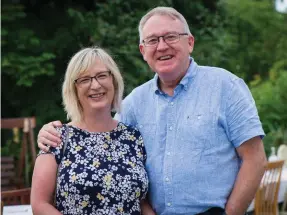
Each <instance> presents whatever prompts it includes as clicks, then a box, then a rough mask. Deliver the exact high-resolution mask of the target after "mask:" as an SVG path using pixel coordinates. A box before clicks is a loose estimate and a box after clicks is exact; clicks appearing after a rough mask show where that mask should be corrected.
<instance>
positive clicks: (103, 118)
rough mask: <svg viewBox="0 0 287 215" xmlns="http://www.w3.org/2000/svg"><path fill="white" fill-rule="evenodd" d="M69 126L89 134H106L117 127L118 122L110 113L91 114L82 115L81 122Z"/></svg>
mask: <svg viewBox="0 0 287 215" xmlns="http://www.w3.org/2000/svg"><path fill="white" fill-rule="evenodd" d="M71 124H72V125H75V126H77V127H79V128H81V129H83V130H87V131H90V132H108V131H111V130H113V129H115V128H116V127H117V125H118V121H116V120H114V119H113V118H112V116H111V114H110V113H91V114H84V117H83V119H82V120H81V121H79V122H72V123H71Z"/></svg>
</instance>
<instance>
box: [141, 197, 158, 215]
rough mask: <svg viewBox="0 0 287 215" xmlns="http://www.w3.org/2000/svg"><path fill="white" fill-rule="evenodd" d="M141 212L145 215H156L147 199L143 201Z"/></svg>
mask: <svg viewBox="0 0 287 215" xmlns="http://www.w3.org/2000/svg"><path fill="white" fill-rule="evenodd" d="M141 212H142V214H143V215H156V213H155V212H154V211H153V209H152V207H151V206H150V204H149V203H148V202H147V200H146V199H144V200H142V201H141Z"/></svg>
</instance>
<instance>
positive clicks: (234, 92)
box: [225, 78, 265, 147]
mask: <svg viewBox="0 0 287 215" xmlns="http://www.w3.org/2000/svg"><path fill="white" fill-rule="evenodd" d="M225 114H226V121H227V127H228V128H227V135H228V137H229V139H230V141H231V142H232V144H233V145H234V146H235V147H239V146H240V145H241V144H242V143H244V142H245V141H247V140H249V139H251V138H253V137H256V136H260V137H261V138H263V137H264V135H265V133H264V131H263V128H262V124H261V122H260V119H259V116H258V112H257V108H256V105H255V101H254V99H253V97H252V95H251V92H250V90H249V89H248V86H247V85H246V84H245V82H244V81H243V80H242V79H240V78H237V79H235V80H233V85H232V87H231V90H230V95H229V97H228V100H227V105H226V113H225Z"/></svg>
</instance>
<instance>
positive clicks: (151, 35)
mask: <svg viewBox="0 0 287 215" xmlns="http://www.w3.org/2000/svg"><path fill="white" fill-rule="evenodd" d="M171 33H177V34H178V32H177V31H168V32H166V33H164V34H161V35H159V36H157V35H156V34H150V35H148V36H147V37H145V39H147V38H150V37H160V36H164V35H167V34H171Z"/></svg>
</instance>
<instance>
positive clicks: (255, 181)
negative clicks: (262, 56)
mask: <svg viewBox="0 0 287 215" xmlns="http://www.w3.org/2000/svg"><path fill="white" fill-rule="evenodd" d="M139 36H140V44H139V49H140V52H141V53H142V55H143V58H144V60H145V61H146V62H147V63H148V65H149V66H150V68H151V69H152V70H153V71H154V72H156V75H155V77H154V78H153V79H152V80H150V81H148V82H147V83H145V84H143V85H141V86H139V87H137V88H136V89H134V90H133V91H132V92H131V93H130V95H128V96H127V97H126V98H125V100H124V102H123V106H122V112H121V113H120V115H117V116H116V118H117V119H119V120H120V121H123V122H125V123H128V124H131V125H133V126H136V127H137V128H138V129H139V130H140V132H141V134H142V135H143V138H144V142H145V147H146V151H147V161H146V168H147V172H148V175H149V180H150V190H149V201H150V203H151V205H152V207H153V209H154V210H155V212H156V213H157V214H163V215H166V214H198V213H202V214H228V215H241V214H244V213H245V211H246V209H247V207H248V205H249V204H250V202H251V201H252V199H253V198H254V195H255V192H256V189H257V187H258V185H259V183H260V180H261V178H262V176H263V174H264V166H265V164H266V156H265V152H264V147H263V143H262V141H261V138H262V137H263V136H264V131H263V129H262V126H261V123H260V120H259V117H258V113H257V110H256V107H255V102H254V100H253V98H252V95H251V94H250V91H249V89H248V87H247V86H246V84H245V83H244V81H243V80H242V79H240V78H238V77H236V76H235V75H233V74H231V73H229V72H228V71H226V70H224V69H221V68H215V67H206V66H199V65H197V63H196V62H195V61H194V59H193V58H191V57H190V54H191V53H192V51H193V47H194V38H193V36H192V34H191V33H190V30H189V27H188V25H187V22H186V20H185V18H184V17H183V16H182V15H181V14H180V13H178V12H177V11H176V10H175V9H173V8H168V7H157V8H154V9H153V10H151V11H150V12H148V13H147V14H146V15H145V16H144V17H143V18H142V19H141V21H140V24H139ZM53 125H54V126H56V125H59V123H57V122H54V123H49V124H47V125H45V126H43V128H42V129H41V131H40V133H39V136H38V145H39V147H40V148H42V149H45V148H46V147H45V145H44V144H48V145H52V144H55V142H60V140H59V138H56V137H55V135H57V133H56V132H55V130H54V128H53ZM218 208H222V209H218ZM207 211H208V212H207ZM217 211H218V212H217ZM224 211H225V212H224Z"/></svg>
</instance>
